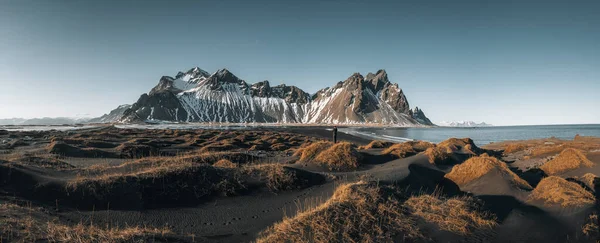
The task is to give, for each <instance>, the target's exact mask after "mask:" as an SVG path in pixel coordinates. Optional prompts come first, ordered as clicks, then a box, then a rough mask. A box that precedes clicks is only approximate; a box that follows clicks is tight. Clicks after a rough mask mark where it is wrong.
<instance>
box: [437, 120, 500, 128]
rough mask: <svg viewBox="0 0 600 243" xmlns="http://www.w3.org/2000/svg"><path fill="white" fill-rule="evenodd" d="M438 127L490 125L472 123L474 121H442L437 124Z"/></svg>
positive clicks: (488, 125)
mask: <svg viewBox="0 0 600 243" xmlns="http://www.w3.org/2000/svg"><path fill="white" fill-rule="evenodd" d="M437 124H438V125H439V126H443V127H490V126H493V125H492V124H487V123H485V122H480V123H477V122H474V121H452V122H450V121H442V122H438V123H437Z"/></svg>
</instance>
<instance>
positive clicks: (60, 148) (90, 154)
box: [46, 141, 118, 158]
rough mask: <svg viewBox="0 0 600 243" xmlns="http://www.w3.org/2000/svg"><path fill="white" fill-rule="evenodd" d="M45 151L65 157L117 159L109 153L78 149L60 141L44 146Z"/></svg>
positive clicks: (94, 149)
mask: <svg viewBox="0 0 600 243" xmlns="http://www.w3.org/2000/svg"><path fill="white" fill-rule="evenodd" d="M46 151H48V153H52V154H58V155H62V156H67V157H84V158H115V157H118V156H117V155H115V154H113V153H109V152H106V151H103V150H99V149H96V148H78V147H74V146H71V145H69V144H66V143H64V142H61V141H54V142H51V143H50V144H48V146H46Z"/></svg>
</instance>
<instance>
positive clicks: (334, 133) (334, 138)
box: [333, 126, 337, 143]
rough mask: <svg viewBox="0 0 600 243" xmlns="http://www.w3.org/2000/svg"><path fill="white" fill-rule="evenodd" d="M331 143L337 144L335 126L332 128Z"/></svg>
mask: <svg viewBox="0 0 600 243" xmlns="http://www.w3.org/2000/svg"><path fill="white" fill-rule="evenodd" d="M333 143H337V126H333Z"/></svg>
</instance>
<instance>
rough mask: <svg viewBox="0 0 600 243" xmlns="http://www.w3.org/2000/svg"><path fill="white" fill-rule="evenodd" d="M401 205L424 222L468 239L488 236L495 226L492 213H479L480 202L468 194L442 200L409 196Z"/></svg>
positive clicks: (424, 196)
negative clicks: (467, 195)
mask: <svg viewBox="0 0 600 243" xmlns="http://www.w3.org/2000/svg"><path fill="white" fill-rule="evenodd" d="M404 205H405V206H406V207H407V208H408V209H409V211H410V213H411V214H412V215H414V216H417V217H419V218H421V219H422V220H423V221H424V222H426V223H428V224H434V225H436V226H437V227H438V228H440V229H441V230H444V231H448V232H452V233H455V234H458V235H463V236H469V238H470V239H476V238H487V237H490V236H492V235H493V228H494V227H495V226H496V225H497V223H496V219H495V217H494V215H492V214H489V213H486V212H481V211H480V206H481V205H480V203H479V202H477V201H475V200H474V199H473V198H471V197H458V198H449V199H443V198H439V197H436V196H432V195H421V196H413V197H411V198H409V199H408V200H407V201H406V202H405V203H404ZM479 240H481V239H479Z"/></svg>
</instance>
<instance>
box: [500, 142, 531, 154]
mask: <svg viewBox="0 0 600 243" xmlns="http://www.w3.org/2000/svg"><path fill="white" fill-rule="evenodd" d="M526 149H527V146H525V144H520V143H511V144H508V145H506V147H504V154H511V153H516V152H520V151H523V150H526Z"/></svg>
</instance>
